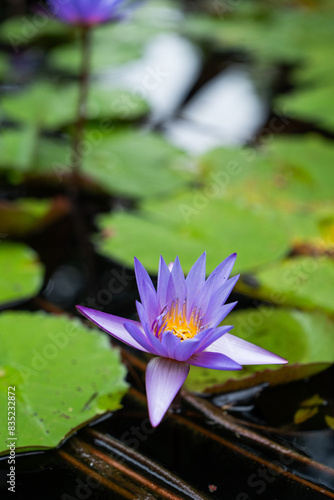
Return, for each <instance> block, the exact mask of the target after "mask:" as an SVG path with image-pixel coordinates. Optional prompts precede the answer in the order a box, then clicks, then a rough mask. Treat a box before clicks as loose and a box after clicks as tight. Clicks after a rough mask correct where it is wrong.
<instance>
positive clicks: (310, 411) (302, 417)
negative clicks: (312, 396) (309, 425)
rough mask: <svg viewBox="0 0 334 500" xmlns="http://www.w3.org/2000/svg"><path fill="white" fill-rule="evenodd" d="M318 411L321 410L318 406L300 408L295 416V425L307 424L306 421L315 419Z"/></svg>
mask: <svg viewBox="0 0 334 500" xmlns="http://www.w3.org/2000/svg"><path fill="white" fill-rule="evenodd" d="M318 411H319V409H318V407H317V406H313V408H300V409H299V410H297V411H296V413H295V414H294V416H293V421H294V423H295V424H302V423H303V422H306V420H309V419H310V418H312V417H314V415H316V414H317V413H318Z"/></svg>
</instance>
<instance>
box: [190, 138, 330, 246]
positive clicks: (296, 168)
mask: <svg viewBox="0 0 334 500" xmlns="http://www.w3.org/2000/svg"><path fill="white" fill-rule="evenodd" d="M333 162H334V147H333V144H332V142H331V141H329V140H326V139H323V138H321V137H318V136H316V135H309V136H306V137H298V138H297V137H276V138H273V139H272V140H271V141H269V143H268V144H267V145H266V146H264V147H263V148H261V149H260V150H259V151H255V150H254V149H251V148H243V149H226V148H218V149H216V150H213V151H211V152H209V153H207V154H206V155H204V156H203V157H202V158H200V160H199V166H200V171H201V182H202V184H203V187H202V191H203V192H204V193H206V192H207V193H210V192H211V193H213V192H214V190H215V191H216V194H215V196H219V195H220V196H224V198H226V199H231V200H235V201H237V202H238V203H239V204H240V205H242V206H245V207H248V208H249V209H250V210H256V211H265V212H267V213H268V212H272V213H275V215H276V217H277V218H279V219H280V220H281V223H282V224H284V225H285V227H286V231H287V234H288V235H289V238H290V241H291V246H294V245H295V244H296V243H298V244H299V243H300V242H302V241H304V242H310V243H317V245H320V244H321V245H322V246H323V247H326V246H328V244H329V243H330V242H329V241H327V240H328V235H327V234H326V231H325V232H324V231H323V229H322V227H323V221H328V220H329V219H331V216H332V214H333V213H334V205H333V196H332V185H333V183H334V174H333V169H332V168H331V166H332V165H333ZM327 232H328V231H327Z"/></svg>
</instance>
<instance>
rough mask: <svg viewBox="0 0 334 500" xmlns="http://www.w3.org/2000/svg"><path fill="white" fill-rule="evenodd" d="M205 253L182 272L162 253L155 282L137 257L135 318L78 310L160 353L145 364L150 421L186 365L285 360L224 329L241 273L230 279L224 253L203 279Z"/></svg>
mask: <svg viewBox="0 0 334 500" xmlns="http://www.w3.org/2000/svg"><path fill="white" fill-rule="evenodd" d="M205 257H206V256H205V254H203V255H202V256H201V257H200V258H199V259H198V260H197V261H196V262H195V264H194V265H193V267H192V268H191V270H190V271H189V274H188V275H187V277H186V278H185V277H184V274H183V271H182V268H181V265H180V262H179V259H178V257H176V260H175V262H174V264H173V266H172V268H171V269H170V268H169V267H168V266H167V264H166V263H165V261H164V260H163V258H162V257H161V258H160V265H159V273H158V285H157V290H155V288H154V285H153V283H152V281H151V278H150V277H149V275H148V273H147V271H146V270H145V268H144V267H143V265H142V264H141V263H140V262H139V260H137V259H136V258H135V273H136V279H137V285H138V290H139V295H140V299H141V303H140V302H136V305H137V312H138V316H139V320H140V321H139V322H138V321H130V320H127V319H125V318H120V317H118V316H113V315H111V314H106V313H103V312H100V311H96V310H94V309H89V308H87V307H82V306H77V308H78V310H79V311H80V312H81V313H82V314H83V315H84V316H86V317H87V318H89V319H90V320H91V321H93V323H95V324H96V325H98V326H99V327H100V328H102V329H103V330H105V331H106V332H108V333H110V334H111V335H112V336H113V337H116V338H117V339H119V340H121V341H122V342H125V343H126V344H128V345H130V346H132V347H135V348H136V349H139V350H141V351H144V352H148V353H151V354H155V355H156V356H158V357H155V358H153V359H151V360H150V361H149V363H148V365H147V370H146V393H147V401H148V409H149V416H150V421H151V424H152V426H153V427H156V426H157V425H158V424H159V423H160V422H161V420H162V418H163V416H164V414H165V413H166V411H167V410H168V407H169V405H170V404H171V402H172V401H173V399H174V397H175V396H176V394H177V393H178V391H179V389H180V388H181V386H182V384H183V382H184V381H185V379H186V378H187V375H188V373H189V368H190V365H194V366H202V367H205V368H214V369H216V370H241V369H242V365H249V364H255V365H260V364H283V363H286V362H287V361H286V360H285V359H283V358H281V357H280V356H277V355H276V354H273V353H271V352H269V351H266V350H265V349H262V348H261V347H257V346H256V345H254V344H251V343H249V342H246V341H245V340H242V339H240V338H238V337H235V336H234V335H231V334H230V333H228V332H229V331H230V330H231V329H232V328H233V327H232V326H219V324H220V323H221V322H222V321H223V319H224V318H225V317H226V316H227V314H228V313H229V312H230V311H231V310H232V309H233V307H234V306H235V305H236V302H233V303H230V304H225V302H226V300H227V298H228V297H229V295H230V293H231V291H232V289H233V287H234V285H235V283H236V281H237V279H238V277H239V276H236V277H234V278H231V279H228V277H229V275H230V272H231V270H232V267H233V265H234V262H235V259H236V254H233V255H230V256H229V257H227V259H225V260H224V261H223V262H222V263H221V264H220V265H219V266H218V267H217V268H216V269H215V270H214V271H213V272H212V273H211V274H210V276H209V277H208V278H207V279H205Z"/></svg>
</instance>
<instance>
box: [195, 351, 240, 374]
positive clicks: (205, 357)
mask: <svg viewBox="0 0 334 500" xmlns="http://www.w3.org/2000/svg"><path fill="white" fill-rule="evenodd" d="M188 363H189V364H191V365H194V366H201V367H202V368H212V369H214V370H241V369H242V366H241V365H239V363H236V362H235V361H234V360H233V359H231V358H229V357H228V356H225V355H224V354H221V353H218V352H207V351H204V352H200V353H198V354H194V355H193V356H192V357H191V358H190V359H188Z"/></svg>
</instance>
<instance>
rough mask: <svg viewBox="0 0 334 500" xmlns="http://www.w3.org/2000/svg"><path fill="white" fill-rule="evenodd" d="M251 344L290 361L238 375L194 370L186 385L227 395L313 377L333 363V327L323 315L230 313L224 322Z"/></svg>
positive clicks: (265, 311) (256, 311)
mask: <svg viewBox="0 0 334 500" xmlns="http://www.w3.org/2000/svg"><path fill="white" fill-rule="evenodd" d="M224 323H225V324H229V325H234V329H233V331H232V333H233V335H236V336H238V337H240V338H242V339H244V340H247V341H248V342H252V343H253V344H256V345H258V346H260V347H263V348H264V349H268V350H269V351H272V352H274V353H275V354H278V355H279V356H282V357H283V358H285V359H287V360H288V362H289V364H288V365H284V366H280V365H272V366H268V365H267V366H266V365H262V366H245V367H244V368H243V369H242V370H240V371H236V372H228V371H220V370H209V369H207V368H198V367H195V368H191V370H190V374H189V376H188V378H187V380H186V382H185V385H186V387H187V389H189V390H191V391H195V392H223V391H224V392H227V391H231V390H239V389H243V388H246V387H250V386H253V385H257V384H260V383H263V382H268V383H271V384H272V385H276V384H280V383H285V382H289V381H291V380H297V379H300V378H304V377H307V376H310V375H311V374H313V373H317V372H319V371H322V370H324V369H325V368H327V367H328V366H330V364H332V363H333V361H334V359H333V352H334V325H333V322H332V321H331V320H330V319H329V318H328V317H327V316H326V315H325V314H322V313H305V312H301V311H295V310H287V309H280V310H279V309H275V308H274V307H260V308H258V309H247V310H244V311H240V312H235V313H231V314H229V315H228V318H226V320H225V321H224Z"/></svg>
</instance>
